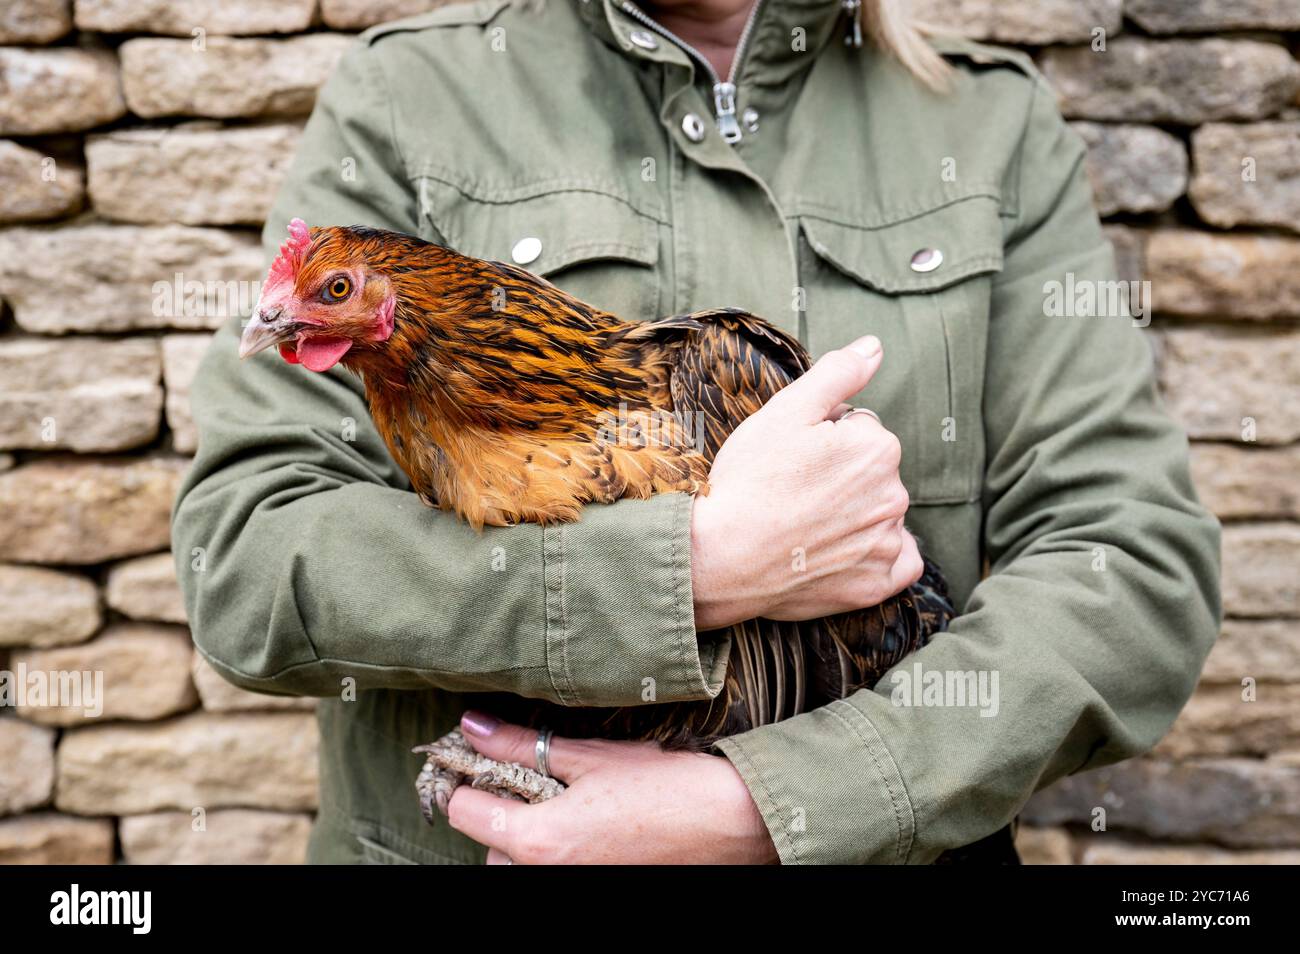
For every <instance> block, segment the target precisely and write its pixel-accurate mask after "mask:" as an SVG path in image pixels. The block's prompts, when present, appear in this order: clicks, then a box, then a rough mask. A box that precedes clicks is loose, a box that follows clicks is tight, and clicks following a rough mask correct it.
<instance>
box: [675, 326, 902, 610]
mask: <svg viewBox="0 0 1300 954" xmlns="http://www.w3.org/2000/svg"><path fill="white" fill-rule="evenodd" d="M881 358H882V353H881V348H880V342H879V341H878V340H877V339H876V338H874V337H870V336H868V337H866V338H860V339H859V340H857V341H855V342H853V343H852V344H851V345H849V346H848V347H847V348H842V349H840V350H838V351H831V352H829V353H828V354H826V355H824V356H823V357H822V359H821V360H820V361H818V362H817V363H816V364H815V365H814V366H813V367H812V368H811V369H810V370H809V371H808V373H807V374H805V375H804V376H803V377H801V378H799V379H798V380H796V381H794V382H793V383H792V384H790V385H789V386H788V387H786V388H785V389H784V390H782V391H781V392H779V393H778V394H777V395H775V396H774V397H773V398H772V399H771V400H770V401H768V403H767V404H766V405H765V406H764V407H763V408H762V409H761V410H760V411H759V412H758V413H757V414H755V415H753V416H752V417H750V418H749V419H748V420H747V421H745V422H744V423H743V424H741V425H740V427H738V428H736V430H735V431H734V432H733V433H732V435H731V436H730V437H728V438H727V440H726V442H725V443H724V444H723V445H722V449H721V450H720V451H719V452H718V456H717V459H716V460H715V461H714V463H713V469H712V471H711V472H710V474H709V485H710V490H709V494H708V496H706V497H697V498H696V500H695V509H694V514H693V518H692V525H691V577H692V582H693V584H694V590H695V622H696V628H697V629H701V630H705V629H717V628H720V627H723V626H729V625H731V624H732V623H737V622H740V621H741V620H746V619H753V618H754V617H756V616H766V617H768V618H770V619H788V620H802V619H815V618H817V617H820V616H828V615H830V614H832V613H840V612H845V611H848V610H854V609H860V608H862V607H864V606H874V605H876V604H877V603H880V602H881V601H883V600H885V599H887V598H889V597H890V596H893V595H894V594H895V593H898V592H900V591H902V590H904V589H906V588H907V587H909V586H911V585H912V584H913V583H915V582H916V581H917V580H918V579H920V577H921V573H922V571H923V566H922V562H921V555H920V552H919V551H918V550H917V547H916V541H915V540H913V539H912V536H911V534H909V533H908V532H907V531H906V530H905V529H903V516H904V515H905V514H906V513H907V505H908V497H907V491H906V490H905V489H904V487H903V484H902V482H901V481H900V480H899V477H898V464H899V461H900V459H901V456H902V452H901V449H900V447H899V443H898V438H897V437H895V436H894V435H893V434H891V433H890V432H889V431H887V430H885V428H884V427H882V426H881V424H880V422H879V421H877V420H876V419H875V418H873V417H872V416H870V415H867V414H853V415H850V416H849V417H846V418H844V419H843V420H837V418H839V417H840V415H841V414H843V413H844V412H845V411H846V410H848V406H847V405H845V404H843V403H841V402H843V401H845V400H847V399H848V398H849V397H851V396H852V395H854V394H856V393H857V392H858V391H860V390H862V388H864V387H866V385H867V382H868V381H870V380H871V378H872V375H874V374H875V373H876V370H877V369H878V368H879V367H880V362H881Z"/></svg>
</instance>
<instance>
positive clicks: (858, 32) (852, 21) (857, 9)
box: [841, 0, 862, 48]
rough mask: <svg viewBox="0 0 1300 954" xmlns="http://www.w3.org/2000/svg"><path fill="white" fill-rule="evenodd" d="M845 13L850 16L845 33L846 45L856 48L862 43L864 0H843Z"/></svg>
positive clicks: (842, 4)
mask: <svg viewBox="0 0 1300 954" xmlns="http://www.w3.org/2000/svg"><path fill="white" fill-rule="evenodd" d="M841 6H843V7H844V15H845V16H846V17H848V18H849V22H848V29H847V30H846V32H845V34H844V45H845V46H851V47H854V48H857V47H860V46H861V45H862V0H843V2H842V3H841Z"/></svg>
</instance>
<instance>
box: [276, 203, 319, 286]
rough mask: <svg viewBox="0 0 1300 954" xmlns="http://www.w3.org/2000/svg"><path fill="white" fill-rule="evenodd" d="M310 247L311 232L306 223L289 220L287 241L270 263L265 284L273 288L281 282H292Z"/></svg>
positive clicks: (299, 220)
mask: <svg viewBox="0 0 1300 954" xmlns="http://www.w3.org/2000/svg"><path fill="white" fill-rule="evenodd" d="M310 246H311V232H310V231H308V229H307V223H306V222H304V221H303V220H302V219H291V220H290V221H289V240H288V241H287V242H285V243H284V244H283V245H281V246H280V254H279V255H277V256H276V257H275V261H274V262H272V263H271V273H270V274H269V275H268V276H267V277H266V284H267V285H268V286H274V285H279V284H280V283H281V282H286V281H293V278H294V276H295V275H297V274H298V269H300V268H301V267H302V263H303V260H304V259H305V258H306V257H307V249H308V248H309V247H310Z"/></svg>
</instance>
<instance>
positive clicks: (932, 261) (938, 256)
mask: <svg viewBox="0 0 1300 954" xmlns="http://www.w3.org/2000/svg"><path fill="white" fill-rule="evenodd" d="M942 264H943V252H941V251H939V250H938V249H937V248H923V249H921V250H920V251H919V252H917V253H916V254H915V255H913V256H912V271H914V272H932V271H934V270H935V269H936V268H938V267H939V266H940V265H942Z"/></svg>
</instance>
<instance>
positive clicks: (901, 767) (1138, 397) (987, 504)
mask: <svg viewBox="0 0 1300 954" xmlns="http://www.w3.org/2000/svg"><path fill="white" fill-rule="evenodd" d="M1035 90H1036V91H1035V94H1034V105H1033V106H1032V108H1031V110H1030V118H1029V121H1028V124H1027V126H1026V133H1025V137H1024V140H1023V143H1022V147H1021V149H1022V155H1021V159H1020V163H1019V169H1020V172H1019V177H1020V185H1019V202H1018V208H1017V212H1016V214H1017V219H1016V221H1015V222H1014V225H1013V228H1012V230H1011V231H1010V233H1009V235H1008V237H1007V240H1006V244H1005V266H1004V270H1003V272H1002V274H1001V275H1000V276H999V279H998V281H997V283H996V285H995V288H994V291H993V301H992V313H991V314H992V319H991V325H990V332H989V340H988V352H987V355H988V357H987V365H986V369H987V370H986V381H985V392H984V426H985V431H986V440H987V447H988V457H987V461H986V473H985V479H984V487H983V500H982V505H983V508H984V521H985V523H984V532H983V546H984V551H985V556H986V557H987V559H988V561H989V573H988V575H987V576H986V577H985V579H984V580H983V581H982V582H981V583H980V584H979V585H978V586H977V587H976V588H975V590H974V592H973V593H972V595H971V598H970V600H969V602H968V603H967V605H966V606H965V608H964V611H963V613H962V615H961V616H960V617H959V618H958V619H956V620H955V621H954V622H953V624H952V626H951V631H950V632H949V633H948V634H946V635H940V636H939V637H937V638H936V639H935V640H934V641H933V642H932V643H931V644H930V645H929V646H927V647H925V648H924V649H922V650H920V651H919V652H917V653H915V654H914V655H913V656H911V657H909V658H908V659H907V660H906V661H905V662H903V663H902V664H900V666H898V667H896V669H895V670H893V671H892V672H891V673H887V674H886V675H885V677H884V678H883V679H882V680H881V682H880V683H879V684H878V685H877V686H876V688H875V689H874V690H870V691H869V690H863V691H860V692H858V693H856V694H854V695H853V696H851V697H850V698H848V699H846V700H842V701H839V702H836V703H833V704H831V705H829V706H826V707H825V708H822V709H819V710H816V711H814V712H810V713H806V714H804V715H801V716H798V717H796V718H794V719H791V720H789V721H787V722H784V723H780V724H778V725H774V726H768V727H763V728H760V729H757V730H753V731H751V732H748V733H745V734H743V735H740V736H736V737H734V738H732V739H728V740H724V741H723V742H722V743H720V745H719V747H720V748H721V750H722V752H723V753H724V754H725V755H727V756H728V757H729V758H730V759H731V760H732V762H733V763H734V764H735V766H736V767H737V769H738V770H739V772H740V773H741V775H742V776H743V777H744V779H745V781H746V783H747V785H748V787H749V789H750V792H751V794H752V795H753V796H754V798H755V801H756V802H757V804H758V805H759V807H760V809H761V811H762V813H763V816H764V819H765V821H766V823H767V826H768V828H769V830H770V832H771V834H772V837H773V840H774V841H775V843H776V846H777V849H778V851H779V852H780V855H781V858H782V860H783V861H784V862H787V863H790V862H839V863H863V862H885V863H927V862H930V861H932V860H934V858H935V857H937V856H938V855H939V854H940V853H941V852H942V851H943V850H945V849H949V848H953V847H957V846H961V845H965V844H969V843H971V842H974V841H976V840H978V839H980V838H982V837H984V836H986V835H989V834H991V833H993V832H995V831H997V830H998V829H999V828H1000V827H1002V826H1003V825H1005V824H1007V823H1008V822H1009V821H1010V820H1011V818H1012V817H1013V816H1014V815H1015V814H1016V813H1017V812H1018V811H1019V810H1020V808H1021V806H1022V805H1023V804H1024V802H1025V801H1026V800H1027V799H1028V798H1029V796H1030V795H1031V794H1032V793H1033V792H1034V791H1035V790H1036V789H1038V788H1040V787H1042V786H1044V785H1046V784H1048V783H1049V782H1052V781H1053V780H1055V779H1057V778H1060V777H1061V776H1064V775H1067V774H1070V773H1073V772H1078V771H1081V770H1083V769H1088V768H1093V767H1096V766H1100V765H1105V764H1107V763H1111V762H1116V761H1119V760H1121V759H1125V758H1128V757H1130V756H1133V755H1135V754H1137V753H1140V752H1142V751H1144V750H1146V749H1148V748H1149V747H1151V746H1152V745H1154V744H1155V742H1156V741H1157V740H1158V739H1159V738H1160V736H1161V735H1162V734H1163V733H1164V732H1165V731H1166V730H1167V729H1168V727H1169V726H1170V724H1171V723H1172V722H1173V720H1174V718H1175V716H1176V715H1177V714H1178V712H1179V710H1180V709H1181V707H1182V705H1183V704H1184V702H1185V701H1186V700H1187V698H1188V696H1189V695H1190V693H1191V691H1192V689H1193V687H1194V684H1195V682H1196V678H1197V675H1198V673H1199V670H1200V665H1201V663H1202V662H1203V661H1204V657H1205V655H1206V654H1207V653H1208V651H1209V648H1210V646H1211V644H1212V643H1213V641H1214V638H1215V634H1216V633H1217V624H1218V620H1219V614H1220V606H1219V594H1218V542H1219V538H1218V525H1217V523H1216V522H1215V520H1214V519H1213V517H1211V516H1210V515H1209V514H1207V513H1206V512H1205V510H1203V509H1202V508H1201V506H1200V505H1199V504H1198V502H1197V499H1196V496H1195V492H1194V490H1193V489H1192V486H1191V482H1190V479H1189V476H1188V470H1187V444H1186V439H1185V437H1184V435H1183V433H1182V432H1181V430H1180V429H1179V428H1178V427H1177V426H1176V425H1175V424H1174V423H1173V422H1172V421H1171V420H1169V418H1167V417H1166V415H1165V414H1164V413H1163V411H1162V409H1161V407H1160V406H1159V403H1158V398H1157V395H1156V392H1155V386H1154V374H1153V366H1152V360H1151V355H1150V349H1149V348H1148V345H1147V342H1146V341H1145V340H1144V338H1143V333H1142V332H1141V331H1139V330H1138V329H1137V328H1136V327H1134V324H1135V323H1134V321H1132V320H1130V319H1128V318H1124V317H1109V318H1107V317H1071V318H1062V317H1046V315H1045V311H1046V309H1045V307H1044V300H1045V284H1046V283H1048V282H1052V281H1061V282H1064V281H1065V280H1066V275H1067V273H1073V274H1074V278H1075V282H1076V287H1077V285H1078V283H1080V282H1088V281H1096V282H1110V281H1113V280H1114V279H1115V278H1116V275H1115V268H1114V263H1113V256H1112V254H1111V251H1110V249H1109V247H1108V245H1107V244H1106V243H1105V241H1104V238H1103V235H1102V232H1101V229H1100V227H1099V224H1098V222H1097V217H1096V213H1095V212H1094V211H1093V207H1092V197H1091V191H1090V189H1089V187H1088V185H1087V182H1086V178H1085V175H1084V171H1083V161H1084V151H1085V150H1084V147H1083V145H1082V143H1081V141H1079V139H1078V137H1077V136H1076V135H1075V134H1074V133H1073V131H1071V130H1070V129H1069V128H1068V127H1067V126H1066V125H1065V123H1064V122H1063V121H1062V120H1061V118H1060V116H1059V114H1058V113H1057V110H1056V106H1055V104H1054V101H1053V98H1052V95H1051V92H1050V90H1048V89H1047V88H1046V86H1045V84H1043V83H1041V82H1039V81H1036V83H1035ZM1101 287H1106V286H1101ZM918 665H919V666H920V667H922V673H923V674H925V673H938V674H941V675H942V676H943V677H944V678H945V679H947V678H949V677H950V676H952V675H954V674H960V673H968V672H975V673H980V672H984V673H987V674H988V682H987V683H986V685H987V686H989V687H990V688H996V690H997V692H996V693H995V695H994V697H993V698H994V700H995V702H996V705H995V706H994V707H989V708H986V709H985V710H983V711H981V709H980V708H975V707H949V708H944V707H932V706H916V705H910V706H909V705H904V704H895V703H894V700H893V698H892V696H893V694H894V692H895V690H896V689H897V690H899V692H900V695H899V697H898V698H899V701H900V703H901V702H902V701H903V700H904V697H903V696H902V695H901V690H902V688H903V684H902V681H901V679H900V680H899V681H896V680H895V678H894V677H895V676H896V675H900V674H901V675H902V676H905V677H906V678H907V679H910V680H912V681H915V675H916V668H915V667H916V666H918ZM993 678H996V680H997V681H996V683H995V682H993Z"/></svg>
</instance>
